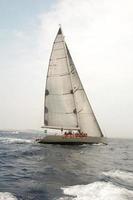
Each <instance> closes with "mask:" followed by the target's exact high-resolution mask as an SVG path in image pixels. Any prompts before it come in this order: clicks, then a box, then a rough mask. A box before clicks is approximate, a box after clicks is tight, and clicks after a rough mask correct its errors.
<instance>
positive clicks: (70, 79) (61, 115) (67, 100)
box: [44, 28, 102, 137]
mask: <svg viewBox="0 0 133 200" xmlns="http://www.w3.org/2000/svg"><path fill="white" fill-rule="evenodd" d="M44 125H45V127H50V128H57V129H72V130H75V129H79V130H80V132H84V133H87V134H88V136H92V137H100V136H102V132H101V129H100V127H99V125H98V122H97V120H96V117H95V115H94V113H93V110H92V108H91V105H90V103H89V101H88V98H87V95H86V93H85V91H84V88H83V86H82V83H81V81H80V78H79V76H78V73H77V70H76V68H75V65H74V63H73V60H72V57H71V55H70V52H69V50H68V47H67V45H66V43H65V41H64V36H63V34H62V30H61V28H59V31H58V33H57V36H56V38H55V41H54V44H53V48H52V52H51V56H50V60H49V67H48V73H47V79H46V89H45V107H44Z"/></svg>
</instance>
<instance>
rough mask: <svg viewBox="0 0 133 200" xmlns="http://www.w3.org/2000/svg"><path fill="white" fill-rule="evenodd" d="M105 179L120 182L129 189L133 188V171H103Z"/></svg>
mask: <svg viewBox="0 0 133 200" xmlns="http://www.w3.org/2000/svg"><path fill="white" fill-rule="evenodd" d="M101 177H103V180H106V181H110V182H113V183H115V184H119V185H121V186H124V187H126V188H128V189H133V173H131V172H127V171H122V170H110V171H107V172H103V173H102V176H101Z"/></svg>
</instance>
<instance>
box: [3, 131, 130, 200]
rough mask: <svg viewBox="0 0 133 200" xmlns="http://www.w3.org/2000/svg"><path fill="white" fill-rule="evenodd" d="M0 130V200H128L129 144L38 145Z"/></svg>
mask: <svg viewBox="0 0 133 200" xmlns="http://www.w3.org/2000/svg"><path fill="white" fill-rule="evenodd" d="M40 136H43V135H42V134H41V133H40V134H38V133H35V132H34V134H33V133H32V132H31V133H28V132H27V133H26V132H19V131H0V200H132V199H133V140H131V139H130V140H129V139H108V145H103V144H100V145H81V146H80V145H77V146H67V145H66V146H61V145H46V144H45V145H43V144H38V143H36V142H35V139H36V138H38V137H40Z"/></svg>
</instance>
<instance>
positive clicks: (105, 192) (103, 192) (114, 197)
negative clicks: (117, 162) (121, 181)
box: [60, 181, 133, 200]
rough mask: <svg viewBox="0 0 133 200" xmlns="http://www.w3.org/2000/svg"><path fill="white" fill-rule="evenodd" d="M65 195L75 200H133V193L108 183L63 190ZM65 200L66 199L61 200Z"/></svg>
mask: <svg viewBox="0 0 133 200" xmlns="http://www.w3.org/2000/svg"><path fill="white" fill-rule="evenodd" d="M62 189H63V191H64V194H66V195H70V196H73V198H72V197H70V198H69V200H70V199H73V200H127V199H133V191H130V190H127V189H125V188H120V187H118V186H115V185H113V184H112V183H109V182H108V183H107V182H100V181H99V182H94V183H91V184H88V185H76V186H70V187H67V188H62ZM63 199H64V200H65V199H66V197H64V198H61V199H60V200H63Z"/></svg>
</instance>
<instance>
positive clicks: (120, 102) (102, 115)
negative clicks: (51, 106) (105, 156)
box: [0, 0, 133, 137]
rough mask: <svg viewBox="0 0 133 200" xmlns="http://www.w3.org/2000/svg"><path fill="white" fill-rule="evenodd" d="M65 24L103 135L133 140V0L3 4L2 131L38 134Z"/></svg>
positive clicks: (0, 5) (0, 45) (22, 0)
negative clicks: (51, 68)
mask: <svg viewBox="0 0 133 200" xmlns="http://www.w3.org/2000/svg"><path fill="white" fill-rule="evenodd" d="M59 24H61V25H62V29H63V33H64V35H65V40H66V42H67V44H68V47H69V50H70V52H71V55H72V57H73V60H74V62H75V65H76V68H77V70H78V73H79V76H80V78H81V81H82V82H83V85H84V88H85V90H86V92H87V95H88V97H89V100H90V102H91V105H92V107H93V110H94V112H95V115H96V117H97V119H98V122H99V124H100V127H101V129H102V130H103V133H104V135H105V136H107V137H133V109H132V108H133V1H132V0H12V1H11V0H0V129H12V128H13V129H27V128H28V129H39V128H40V126H41V125H42V124H43V99H44V87H45V85H44V83H45V77H46V72H47V67H48V60H49V56H50V52H51V48H52V43H53V40H54V38H55V35H56V33H57V31H58V25H59Z"/></svg>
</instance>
